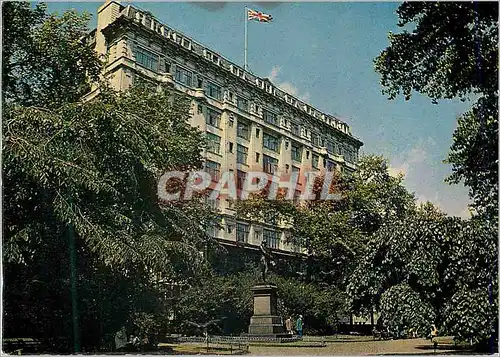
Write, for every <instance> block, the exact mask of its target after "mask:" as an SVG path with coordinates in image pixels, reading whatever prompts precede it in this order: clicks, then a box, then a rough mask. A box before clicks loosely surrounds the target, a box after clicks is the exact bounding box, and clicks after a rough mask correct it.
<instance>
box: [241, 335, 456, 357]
mask: <svg viewBox="0 0 500 357" xmlns="http://www.w3.org/2000/svg"><path fill="white" fill-rule="evenodd" d="M249 352H250V353H251V354H254V355H262V356H263V355H283V356H285V355H286V356H292V355H295V356H297V355H376V354H404V355H407V354H429V353H433V352H434V348H433V346H432V344H431V342H430V341H429V340H426V339H423V338H416V339H403V340H387V341H374V340H373V339H366V338H365V339H362V338H359V339H353V340H352V341H347V340H346V339H344V340H343V341H338V342H337V341H335V340H334V339H327V343H326V346H325V347H296V348H291V347H279V346H278V347H267V346H253V345H250V348H249ZM437 352H438V353H439V354H444V353H451V352H452V350H451V349H448V350H443V349H440V350H439V351H437ZM455 352H457V351H455Z"/></svg>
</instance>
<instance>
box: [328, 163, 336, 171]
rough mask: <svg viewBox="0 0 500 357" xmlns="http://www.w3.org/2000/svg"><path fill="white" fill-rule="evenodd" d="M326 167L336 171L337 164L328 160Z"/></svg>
mask: <svg viewBox="0 0 500 357" xmlns="http://www.w3.org/2000/svg"><path fill="white" fill-rule="evenodd" d="M326 169H327V170H328V171H334V170H335V164H334V163H333V162H332V161H327V163H326Z"/></svg>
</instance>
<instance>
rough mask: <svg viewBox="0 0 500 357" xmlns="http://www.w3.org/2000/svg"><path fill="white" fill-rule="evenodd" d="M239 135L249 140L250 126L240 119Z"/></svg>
mask: <svg viewBox="0 0 500 357" xmlns="http://www.w3.org/2000/svg"><path fill="white" fill-rule="evenodd" d="M237 132H238V133H237V135H238V137H239V138H242V139H245V140H248V138H249V137H250V128H249V126H248V125H247V124H245V123H242V122H240V121H238V128H237Z"/></svg>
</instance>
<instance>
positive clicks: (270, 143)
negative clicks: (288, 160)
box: [263, 133, 279, 152]
mask: <svg viewBox="0 0 500 357" xmlns="http://www.w3.org/2000/svg"><path fill="white" fill-rule="evenodd" d="M263 141H264V143H263V145H264V147H265V148H266V149H269V150H272V151H275V152H279V139H278V138H277V137H275V136H272V135H269V134H266V133H264V135H263Z"/></svg>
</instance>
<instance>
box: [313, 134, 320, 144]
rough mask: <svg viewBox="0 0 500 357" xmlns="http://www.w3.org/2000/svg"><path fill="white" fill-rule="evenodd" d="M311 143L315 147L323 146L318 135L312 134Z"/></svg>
mask: <svg viewBox="0 0 500 357" xmlns="http://www.w3.org/2000/svg"><path fill="white" fill-rule="evenodd" d="M311 142H312V144H313V145H316V146H321V140H320V137H319V135H318V134H315V133H311Z"/></svg>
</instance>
